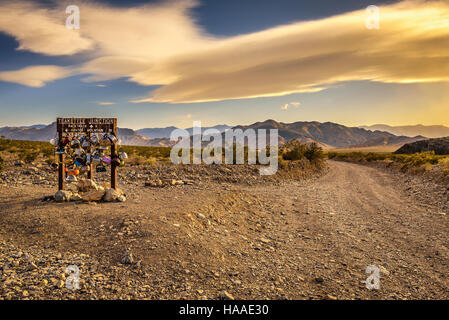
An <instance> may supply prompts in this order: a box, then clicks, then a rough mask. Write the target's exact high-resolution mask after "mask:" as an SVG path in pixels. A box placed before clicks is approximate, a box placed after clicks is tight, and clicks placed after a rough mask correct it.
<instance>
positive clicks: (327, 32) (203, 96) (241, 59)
mask: <svg viewBox="0 0 449 320" xmlns="http://www.w3.org/2000/svg"><path fill="white" fill-rule="evenodd" d="M195 5H196V2H194V1H168V2H163V3H160V4H152V5H145V6H137V7H133V8H129V9H123V8H120V9H119V8H115V7H111V6H106V5H101V4H96V3H90V2H83V3H82V4H80V9H81V16H82V19H81V20H82V24H81V29H80V30H78V31H73V30H68V29H66V28H65V26H64V23H63V18H62V17H61V12H64V10H61V9H60V8H57V9H54V10H50V9H45V10H44V9H42V8H40V7H39V6H38V5H36V4H32V3H30V2H15V3H13V4H6V5H5V6H3V5H2V7H1V9H0V31H4V32H6V33H8V34H11V35H12V36H14V37H15V38H16V39H17V41H18V42H19V44H20V46H19V49H20V50H29V51H33V52H37V53H41V54H46V55H63V54H65V55H70V54H74V53H77V52H83V51H86V52H88V53H89V54H88V56H89V57H91V58H90V59H89V60H88V61H85V62H84V63H82V64H79V65H76V66H72V67H70V71H66V70H65V69H62V70H60V69H58V68H60V67H56V66H54V67H55V68H54V69H49V67H51V66H45V68H46V72H44V73H43V74H42V76H40V74H39V73H37V72H31V71H33V70H32V69H31V70H30V69H22V70H19V71H16V73H14V71H12V73H11V71H9V72H1V73H0V80H3V81H11V82H17V83H21V84H24V85H29V86H42V85H44V84H45V83H46V82H48V81H52V80H56V79H59V78H61V77H64V76H68V75H70V74H72V73H73V72H75V73H77V74H86V75H87V76H86V77H85V78H84V81H106V80H111V79H117V78H122V77H126V78H128V79H129V80H130V81H134V82H136V83H139V84H141V85H148V86H150V85H160V87H159V88H158V89H156V90H154V91H152V92H150V93H149V96H148V97H147V98H144V99H139V100H136V101H133V102H169V103H186V102H203V101H218V100H227V99H240V98H252V97H265V96H280V95H285V94H290V93H295V92H313V91H319V90H323V89H325V88H327V87H328V86H329V85H333V84H335V83H339V82H344V81H354V80H370V81H379V82H395V83H410V82H435V81H449V53H448V52H449V3H447V2H446V1H418V0H417V1H413V0H411V1H403V2H399V3H396V4H393V5H387V6H382V7H381V9H380V18H381V29H380V30H368V29H366V28H365V20H366V17H367V16H366V12H365V10H359V11H354V12H348V13H345V14H341V15H337V16H333V17H330V18H325V19H319V20H314V21H307V22H299V23H292V24H288V25H284V26H280V27H275V28H270V29H267V30H264V31H261V32H255V33H251V34H246V35H240V36H235V37H228V38H216V37H213V36H210V35H208V34H207V33H206V32H205V31H204V30H202V29H201V27H199V26H198V25H197V24H196V23H195V20H194V19H193V18H192V17H191V11H190V9H191V8H192V7H194V6H195ZM24 12H27V14H26V15H25V16H24V15H23V13H24ZM14 17H15V18H14ZM11 19H13V20H11ZM25 20H26V21H25ZM12 21H21V22H23V23H12ZM156 43H157V45H155V44H156ZM248 44H251V45H248ZM91 48H95V49H96V50H95V51H93V50H90V51H89V49H91ZM422 48H425V50H422ZM51 70H52V71H51ZM56 70H57V71H56ZM50 71H51V72H50ZM65 72H67V73H66V75H64V74H65ZM287 109H288V107H287Z"/></svg>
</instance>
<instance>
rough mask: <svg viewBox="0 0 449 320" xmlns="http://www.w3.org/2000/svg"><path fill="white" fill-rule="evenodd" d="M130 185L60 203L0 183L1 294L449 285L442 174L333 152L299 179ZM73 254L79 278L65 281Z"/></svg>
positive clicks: (420, 289) (182, 294) (355, 291)
mask: <svg viewBox="0 0 449 320" xmlns="http://www.w3.org/2000/svg"><path fill="white" fill-rule="evenodd" d="M122 188H123V189H124V190H125V191H126V193H127V195H128V202H126V203H124V204H116V203H101V204H84V203H77V204H73V203H61V204H60V203H44V202H41V201H40V198H41V197H42V196H44V195H48V194H50V193H51V191H53V192H54V190H53V189H54V188H53V189H51V188H47V189H42V188H38V187H36V186H23V187H18V188H6V187H0V229H1V230H0V231H1V232H0V252H1V255H0V267H1V266H2V265H3V273H2V274H1V278H0V297H3V298H5V297H6V298H106V299H107V298H124V299H126V298H131V299H141V298H148V299H166V298H171V299H182V298H194V299H216V298H218V297H219V296H220V294H221V293H222V291H223V290H226V291H227V292H228V293H229V294H231V295H232V296H234V297H235V298H236V299H373V298H374V299H418V298H421V299H448V298H449V292H448V288H449V276H448V271H447V270H448V267H449V265H448V264H449V234H448V232H447V230H448V227H449V222H448V215H449V210H448V189H447V186H446V187H444V186H440V185H436V184H433V183H432V182H429V181H423V180H420V179H419V178H418V177H409V176H406V175H403V174H400V173H396V174H395V173H389V172H386V171H383V170H380V169H375V168H370V167H367V166H361V165H356V164H350V163H343V162H333V161H331V162H329V170H328V172H327V173H326V174H324V175H323V176H321V177H319V178H314V179H309V180H304V181H286V182H283V183H280V184H273V185H267V184H258V185H252V186H249V185H242V184H239V183H215V182H207V183H206V184H199V185H192V186H190V185H189V186H188V185H185V186H178V187H169V188H161V189H159V188H158V189H155V188H145V187H143V186H142V184H141V183H140V184H139V183H136V184H134V185H133V184H131V183H130V184H128V185H124V186H122ZM2 240H3V242H2ZM18 252H19V253H21V254H19V253H18ZM127 254H132V256H133V259H131V260H132V261H131V263H128V264H124V263H123V256H124V255H127ZM15 261H17V262H15ZM30 261H32V263H33V264H34V265H35V266H36V268H31V270H30V268H29V264H30V263H31V262H30ZM5 264H6V265H7V267H6V268H5ZM68 264H76V265H78V266H79V267H80V270H81V272H80V276H81V280H82V281H81V289H80V290H76V291H71V290H68V289H67V288H65V287H64V286H63V284H61V283H60V281H59V279H60V277H62V279H64V278H65V276H63V275H62V274H63V273H64V269H65V267H66V266H67V265H68ZM370 265H374V266H377V267H379V268H380V270H381V274H380V289H379V290H368V289H367V288H366V286H365V279H366V278H367V277H368V274H366V273H365V270H366V268H367V266H370ZM0 270H2V269H0ZM11 279H13V280H12V283H11ZM45 279H47V280H48V281H47V282H48V284H46V283H45V281H44V280H45ZM55 279H56V281H55ZM58 281H59V282H58ZM24 290H26V294H25V295H24V294H23V291H24Z"/></svg>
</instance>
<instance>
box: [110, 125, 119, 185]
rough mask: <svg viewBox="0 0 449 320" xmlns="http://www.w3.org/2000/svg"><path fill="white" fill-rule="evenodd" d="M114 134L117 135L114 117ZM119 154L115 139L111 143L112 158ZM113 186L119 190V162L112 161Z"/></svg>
mask: <svg viewBox="0 0 449 320" xmlns="http://www.w3.org/2000/svg"><path fill="white" fill-rule="evenodd" d="M113 128H114V129H113V132H112V133H113V134H114V135H115V137H116V138H118V137H117V119H114V126H113ZM116 156H117V143H116V141H114V142H113V143H112V145H111V160H112V159H114V158H115V157H116ZM111 188H112V189H114V190H117V163H116V162H115V161H112V162H111Z"/></svg>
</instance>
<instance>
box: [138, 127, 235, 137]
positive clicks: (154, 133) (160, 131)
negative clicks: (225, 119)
mask: <svg viewBox="0 0 449 320" xmlns="http://www.w3.org/2000/svg"><path fill="white" fill-rule="evenodd" d="M230 128H232V127H230V126H227V125H225V124H223V125H216V126H213V127H201V133H203V132H204V131H205V130H207V129H217V130H218V131H220V132H224V131H225V130H226V129H230ZM175 129H179V128H177V127H173V126H171V127H165V128H145V129H139V130H136V132H137V133H138V134H141V135H143V136H144V137H147V138H150V139H155V138H159V139H161V138H170V134H171V133H172V131H173V130H175ZM185 130H187V131H188V132H189V133H190V134H193V128H187V129H185Z"/></svg>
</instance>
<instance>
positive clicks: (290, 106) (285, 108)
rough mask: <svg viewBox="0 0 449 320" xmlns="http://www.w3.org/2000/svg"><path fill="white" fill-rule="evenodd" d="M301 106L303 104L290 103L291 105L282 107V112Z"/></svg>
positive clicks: (287, 104)
mask: <svg viewBox="0 0 449 320" xmlns="http://www.w3.org/2000/svg"><path fill="white" fill-rule="evenodd" d="M300 105H301V102H290V103H286V104H284V105H283V106H281V110H284V111H287V110H288V109H289V108H292V107H293V108H299V106H300Z"/></svg>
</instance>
